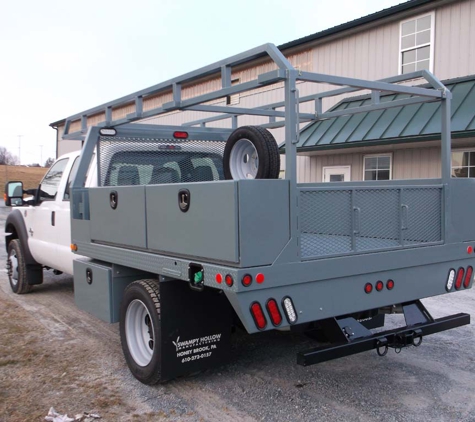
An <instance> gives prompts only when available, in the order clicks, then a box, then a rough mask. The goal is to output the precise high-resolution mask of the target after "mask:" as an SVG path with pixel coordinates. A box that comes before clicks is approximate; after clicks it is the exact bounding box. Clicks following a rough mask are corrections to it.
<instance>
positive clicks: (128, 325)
mask: <svg viewBox="0 0 475 422" xmlns="http://www.w3.org/2000/svg"><path fill="white" fill-rule="evenodd" d="M160 337H161V322H160V288H159V283H158V281H157V280H139V281H135V282H133V283H132V284H130V285H129V286H128V287H127V289H126V290H125V292H124V298H123V301H122V304H121V308H120V341H121V344H122V350H123V352H124V356H125V360H126V362H127V365H128V367H129V369H130V371H131V372H132V374H133V375H134V377H135V378H137V379H138V380H139V381H140V382H142V383H144V384H148V385H151V384H156V383H157V382H160V381H161V363H162V353H161V350H160V349H161V341H160V340H161V339H160Z"/></svg>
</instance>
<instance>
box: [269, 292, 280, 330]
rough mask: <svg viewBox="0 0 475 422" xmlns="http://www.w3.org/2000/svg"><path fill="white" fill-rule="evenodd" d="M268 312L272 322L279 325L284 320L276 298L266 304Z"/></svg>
mask: <svg viewBox="0 0 475 422" xmlns="http://www.w3.org/2000/svg"><path fill="white" fill-rule="evenodd" d="M266 308H267V312H268V313H269V316H270V320H271V322H272V324H273V325H274V326H275V327H277V326H278V325H280V323H281V322H282V315H281V314H280V311H279V306H278V305H277V302H276V301H275V299H269V300H268V301H267V304H266Z"/></svg>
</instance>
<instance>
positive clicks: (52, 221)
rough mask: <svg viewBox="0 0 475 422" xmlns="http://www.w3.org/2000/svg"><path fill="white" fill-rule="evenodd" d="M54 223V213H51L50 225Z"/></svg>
mask: <svg viewBox="0 0 475 422" xmlns="http://www.w3.org/2000/svg"><path fill="white" fill-rule="evenodd" d="M54 223H55V211H51V225H52V226H54Z"/></svg>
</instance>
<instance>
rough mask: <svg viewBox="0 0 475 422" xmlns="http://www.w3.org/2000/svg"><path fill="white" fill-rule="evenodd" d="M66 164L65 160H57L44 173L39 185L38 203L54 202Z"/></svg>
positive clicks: (66, 160)
mask: <svg viewBox="0 0 475 422" xmlns="http://www.w3.org/2000/svg"><path fill="white" fill-rule="evenodd" d="M67 164H68V159H67V158H65V159H63V160H59V161H57V162H56V163H55V164H54V165H53V167H51V168H50V169H49V171H48V173H46V175H45V177H44V178H43V180H42V181H41V185H40V192H39V196H40V201H54V199H55V198H56V194H57V193H58V188H59V183H60V182H61V177H62V176H63V173H64V169H65V168H66V165H67Z"/></svg>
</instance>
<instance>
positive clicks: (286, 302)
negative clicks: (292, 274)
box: [282, 296, 297, 324]
mask: <svg viewBox="0 0 475 422" xmlns="http://www.w3.org/2000/svg"><path fill="white" fill-rule="evenodd" d="M282 307H283V308H284V313H285V316H286V317H287V321H289V324H295V323H296V322H297V312H295V308H294V304H293V302H292V299H291V298H290V297H289V296H287V297H284V299H282Z"/></svg>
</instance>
